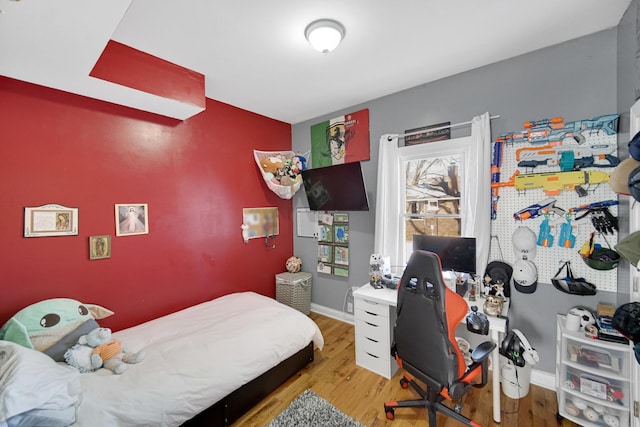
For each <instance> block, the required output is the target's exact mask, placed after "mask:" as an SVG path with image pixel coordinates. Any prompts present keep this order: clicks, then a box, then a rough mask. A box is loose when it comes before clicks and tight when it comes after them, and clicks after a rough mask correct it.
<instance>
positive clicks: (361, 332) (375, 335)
mask: <svg viewBox="0 0 640 427" xmlns="http://www.w3.org/2000/svg"><path fill="white" fill-rule="evenodd" d="M355 327H356V340H357V339H358V337H363V338H370V339H371V340H373V341H377V342H386V343H389V325H386V324H384V323H383V324H381V325H376V324H374V323H369V322H365V321H364V320H361V319H359V318H357V317H356V325H355Z"/></svg>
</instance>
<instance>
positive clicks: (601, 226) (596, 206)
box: [569, 200, 620, 234]
mask: <svg viewBox="0 0 640 427" xmlns="http://www.w3.org/2000/svg"><path fill="white" fill-rule="evenodd" d="M619 203H620V202H618V201H617V200H605V201H602V202H595V203H589V204H588V205H581V206H578V207H576V208H571V209H569V212H573V213H575V212H582V211H584V214H582V215H579V216H576V220H579V219H582V218H584V217H585V216H587V215H591V224H593V228H595V229H596V231H597V232H599V233H602V234H613V232H614V230H616V231H617V230H618V218H617V217H615V216H613V215H611V212H609V206H615V205H618V204H619Z"/></svg>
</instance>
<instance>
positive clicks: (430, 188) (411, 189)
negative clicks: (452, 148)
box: [405, 155, 460, 215]
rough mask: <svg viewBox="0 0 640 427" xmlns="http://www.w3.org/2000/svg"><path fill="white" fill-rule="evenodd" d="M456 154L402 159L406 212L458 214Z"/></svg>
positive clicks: (458, 163) (458, 184) (458, 193)
mask: <svg viewBox="0 0 640 427" xmlns="http://www.w3.org/2000/svg"><path fill="white" fill-rule="evenodd" d="M459 166H460V155H454V156H445V157H434V158H424V159H418V160H409V161H407V162H405V182H406V193H405V200H406V201H407V208H406V209H407V213H436V212H439V211H443V212H444V213H447V214H451V215H459V214H460V174H459V170H458V169H459Z"/></svg>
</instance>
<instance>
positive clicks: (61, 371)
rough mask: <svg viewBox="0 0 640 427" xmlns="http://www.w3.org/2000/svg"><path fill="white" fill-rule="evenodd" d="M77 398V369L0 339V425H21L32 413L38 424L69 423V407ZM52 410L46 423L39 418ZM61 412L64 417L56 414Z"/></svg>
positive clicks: (71, 412) (78, 385)
mask: <svg viewBox="0 0 640 427" xmlns="http://www.w3.org/2000/svg"><path fill="white" fill-rule="evenodd" d="M80 398H81V389H80V373H79V372H78V371H76V370H75V369H73V368H71V367H69V366H65V365H62V364H58V363H56V362H54V361H53V359H51V358H50V357H49V356H47V355H46V354H43V353H41V352H39V351H37V350H31V349H28V348H26V347H23V346H21V345H19V344H16V343H13V342H10V341H2V340H0V425H5V423H6V424H7V425H9V426H12V425H24V424H23V422H24V421H25V420H28V419H29V417H30V416H33V415H34V414H38V419H39V420H40V421H41V425H69V424H72V423H73V422H75V410H73V411H72V410H69V408H74V407H75V406H76V405H77V404H78V403H79V401H80ZM55 412H58V413H57V414H56V415H55V417H53V418H51V420H50V422H51V423H50V424H49V423H44V422H42V418H43V417H47V414H48V413H51V414H52V413H55ZM65 414H66V415H65ZM63 415H64V416H65V417H66V419H64V420H62V419H61V418H60V417H61V416H63ZM27 422H28V421H27ZM64 423H66V424H64Z"/></svg>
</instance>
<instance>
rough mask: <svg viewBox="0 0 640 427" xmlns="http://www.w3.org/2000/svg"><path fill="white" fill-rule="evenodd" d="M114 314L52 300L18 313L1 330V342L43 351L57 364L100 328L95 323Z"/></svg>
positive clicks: (93, 306)
mask: <svg viewBox="0 0 640 427" xmlns="http://www.w3.org/2000/svg"><path fill="white" fill-rule="evenodd" d="M112 314H113V311H111V310H108V309H106V308H104V307H101V306H99V305H95V304H84V303H82V302H80V301H76V300H74V299H70V298H54V299H48V300H44V301H40V302H37V303H35V304H31V305H30V306H28V307H25V308H23V309H22V310H20V311H19V312H17V313H16V314H15V315H14V316H13V317H12V318H11V319H9V320H8V321H7V322H6V323H5V324H4V325H3V326H2V328H0V339H2V340H6V341H12V342H15V343H17V344H20V345H22V346H24V347H27V348H31V349H35V350H38V351H42V352H43V353H45V354H48V355H49V356H51V357H52V358H53V359H54V360H56V361H57V362H64V353H65V351H67V349H68V348H70V347H71V346H73V345H74V344H76V343H77V342H78V338H79V337H80V336H81V335H86V334H88V333H89V332H90V331H92V330H93V329H95V328H98V327H99V325H98V323H97V322H96V320H98V319H103V318H105V317H108V316H111V315H112Z"/></svg>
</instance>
